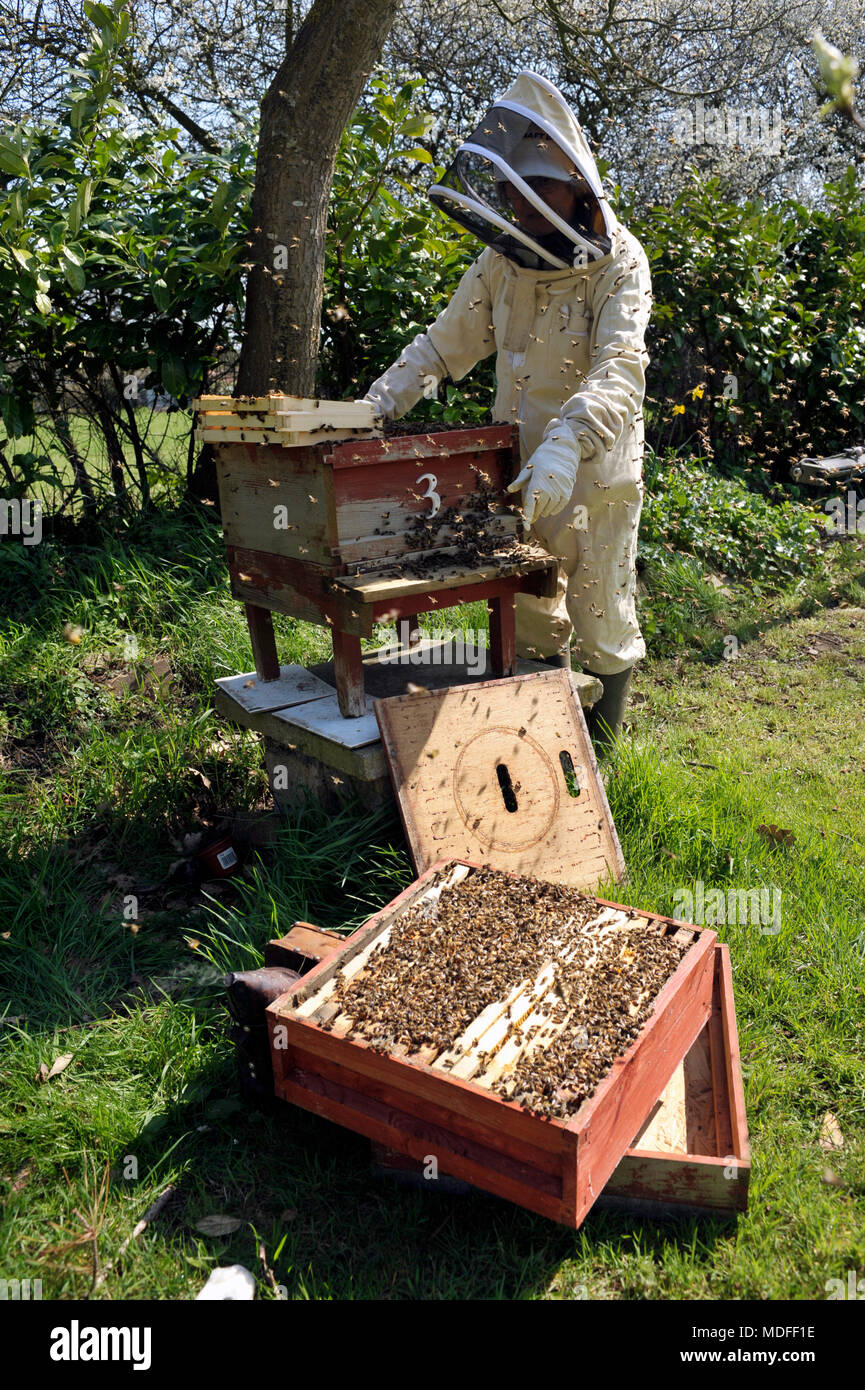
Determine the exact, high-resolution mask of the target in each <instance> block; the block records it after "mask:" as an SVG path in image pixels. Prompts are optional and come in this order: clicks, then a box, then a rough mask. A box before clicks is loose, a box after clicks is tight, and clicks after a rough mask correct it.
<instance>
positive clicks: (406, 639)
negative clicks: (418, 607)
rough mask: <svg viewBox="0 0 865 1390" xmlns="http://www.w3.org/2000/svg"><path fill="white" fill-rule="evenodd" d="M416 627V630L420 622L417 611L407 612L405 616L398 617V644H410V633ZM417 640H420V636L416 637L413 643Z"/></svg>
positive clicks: (405, 645)
mask: <svg viewBox="0 0 865 1390" xmlns="http://www.w3.org/2000/svg"><path fill="white" fill-rule="evenodd" d="M416 629H417V631H418V632H419V631H420V622H419V617H418V614H417V613H409V615H408V616H407V617H405V618H400V620H399V623H398V625H397V632H398V634H399V644H400V646H401V647H410V646H412V640H411V635H412V633H413V632H414V631H415V630H416ZM418 641H420V638H417V639H416V642H415V645H416V643H417V642H418Z"/></svg>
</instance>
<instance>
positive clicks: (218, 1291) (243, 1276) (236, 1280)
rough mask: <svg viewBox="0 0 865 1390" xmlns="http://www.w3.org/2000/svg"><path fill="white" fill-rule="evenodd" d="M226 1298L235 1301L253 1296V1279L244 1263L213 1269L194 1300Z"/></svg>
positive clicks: (220, 1299) (210, 1300) (207, 1300)
mask: <svg viewBox="0 0 865 1390" xmlns="http://www.w3.org/2000/svg"><path fill="white" fill-rule="evenodd" d="M226 1298H228V1299H233V1300H235V1301H237V1302H241V1301H243V1300H247V1301H248V1300H249V1299H253V1298H255V1280H254V1278H253V1277H252V1275H251V1274H250V1272H249V1270H248V1269H246V1267H245V1266H244V1265H226V1266H225V1267H224V1268H223V1269H214V1270H213V1272H212V1274H211V1276H210V1278H209V1279H208V1281H207V1283H206V1284H205V1286H204V1288H203V1289H202V1290H201V1293H199V1294H197V1295H196V1298H195V1301H196V1303H198V1302H202V1301H203V1302H206V1303H213V1302H220V1301H223V1300H224V1299H226Z"/></svg>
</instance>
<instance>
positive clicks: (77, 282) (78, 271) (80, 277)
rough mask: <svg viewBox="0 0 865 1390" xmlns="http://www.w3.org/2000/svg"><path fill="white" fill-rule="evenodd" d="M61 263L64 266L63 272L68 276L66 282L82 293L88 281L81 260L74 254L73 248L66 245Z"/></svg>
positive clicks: (78, 292)
mask: <svg viewBox="0 0 865 1390" xmlns="http://www.w3.org/2000/svg"><path fill="white" fill-rule="evenodd" d="M60 264H61V265H62V267H63V274H64V275H65V276H66V283H67V284H68V286H69V288H70V289H71V290H74V291H75V293H76V294H80V293H81V291H82V290H83V289H84V286H85V284H86V283H87V280H86V276H85V274H84V271H83V270H82V268H81V261H80V260H79V259H78V258H77V257H75V256H73V254H72V251H71V248H70V247H68V246H65V247H64V248H63V251H62V252H61V256H60Z"/></svg>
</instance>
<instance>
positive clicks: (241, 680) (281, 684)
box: [216, 666, 333, 714]
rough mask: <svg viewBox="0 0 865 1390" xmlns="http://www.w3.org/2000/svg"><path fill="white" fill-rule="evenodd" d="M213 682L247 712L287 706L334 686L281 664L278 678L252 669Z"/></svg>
mask: <svg viewBox="0 0 865 1390" xmlns="http://www.w3.org/2000/svg"><path fill="white" fill-rule="evenodd" d="M216 684H217V685H218V686H219V688H220V690H224V691H225V693H226V695H230V696H231V698H232V700H234V701H235V702H236V703H237V704H238V705H240V707H241V709H244V710H246V711H247V713H249V714H265V713H269V711H271V710H275V709H288V708H289V706H293V705H303V704H305V703H306V702H307V701H308V700H320V699H322V698H323V697H324V696H327V695H333V686H330V685H328V684H327V683H326V682H325V681H323V680H320V679H319V677H318V676H314V675H312V673H311V672H310V671H306V670H304V668H303V667H302V666H280V668H279V680H275V681H263V680H259V678H258V676H257V675H256V674H255V672H254V671H245V672H244V673H243V674H242V675H240V676H223V677H222V678H221V680H218V681H217V682H216Z"/></svg>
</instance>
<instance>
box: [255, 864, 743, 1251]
mask: <svg viewBox="0 0 865 1390" xmlns="http://www.w3.org/2000/svg"><path fill="white" fill-rule="evenodd" d="M456 867H457V866H456V865H454V863H453V862H452V861H450V862H448V863H441V864H438V865H434V866H432V867H431V868H430V869H429V870H428V871H427V872H426V873H425V874H423V875H422V876H421V877H420V878H419V879H417V880H416V881H415V883H413V884H412V885H411V887H410V888H408V889H406V891H405V892H404V893H402V894H400V895H399V897H398V898H396V899H394V901H393V902H392V903H390V904H389V905H388V907H386V908H385V909H383V911H382V912H379V913H377V914H376V915H375V916H374V917H373V918H371V919H370V921H369V922H367V923H366V924H365V925H364V926H363V927H361V928H360V929H359V930H358V931H357V932H355V933H354V934H353V935H352V936H351V937H350V938H349V939H348V940H347V941H346V942H345V943H344V945H343V946H342V948H341V949H339V950H338V951H336V952H335V953H334V954H333V955H332V956H331V957H329V958H328V959H327V960H325V961H323V962H322V963H321V964H320V965H319V966H317V967H316V968H315V969H314V970H313V971H312V972H311V973H310V974H309V975H308V976H306V977H305V978H304V979H303V980H302V981H300V982H299V984H298V986H297V987H296V988H295V989H294V990H292V991H289V992H288V993H287V994H285V995H283V996H281V998H280V999H278V1000H276V1001H275V1003H274V1004H273V1005H271V1007H270V1008H269V1009H268V1027H269V1031H270V1038H271V1052H272V1058H273V1065H274V1079H275V1089H276V1094H277V1095H278V1096H281V1097H282V1098H283V1099H284V1100H287V1101H290V1102H292V1103H294V1104H296V1105H300V1106H302V1107H303V1108H305V1109H308V1110H311V1111H313V1112H314V1113H315V1114H319V1115H323V1116H325V1117H327V1118H329V1119H332V1120H335V1121H336V1122H337V1123H339V1124H343V1125H345V1126H346V1127H348V1128H350V1129H354V1130H357V1131H358V1132H359V1133H361V1134H365V1135H367V1136H368V1137H369V1138H370V1139H373V1140H375V1141H377V1142H378V1143H381V1144H384V1145H386V1146H387V1147H389V1148H391V1149H395V1150H397V1151H399V1152H400V1153H403V1154H407V1155H409V1156H410V1157H413V1158H416V1159H424V1158H425V1157H426V1156H428V1155H430V1154H433V1155H435V1156H436V1157H437V1160H438V1162H439V1165H440V1167H441V1169H442V1171H444V1172H446V1173H448V1174H450V1175H452V1176H454V1177H457V1178H463V1179H465V1180H466V1181H468V1182H470V1183H473V1184H474V1185H475V1186H478V1187H481V1188H483V1189H484V1190H486V1191H488V1192H492V1193H495V1194H496V1195H498V1196H501V1197H505V1198H507V1199H508V1200H510V1201H514V1202H517V1203H519V1204H520V1205H521V1206H524V1207H527V1208H528V1209H529V1210H531V1211H536V1212H538V1213H540V1214H541V1215H543V1216H547V1217H550V1218H551V1219H553V1220H555V1221H559V1222H562V1223H563V1224H565V1225H568V1226H572V1227H577V1226H579V1225H580V1224H581V1222H582V1221H583V1219H584V1218H585V1215H586V1213H587V1212H588V1211H589V1209H590V1208H591V1206H592V1205H593V1203H594V1201H595V1199H596V1198H597V1197H598V1196H599V1195H600V1193H601V1191H602V1190H603V1188H604V1186H605V1184H606V1183H607V1182H608V1180H609V1178H610V1177H611V1175H612V1174H613V1171H614V1169H615V1168H616V1166H617V1164H618V1163H619V1161H620V1159H621V1158H622V1157H623V1156H624V1154H625V1152H626V1150H627V1149H628V1147H629V1145H630V1144H631V1141H632V1140H633V1137H634V1135H635V1134H636V1133H637V1132H638V1131H639V1129H640V1127H641V1125H643V1124H644V1123H645V1121H646V1120H647V1118H648V1117H649V1115H650V1113H651V1111H652V1108H653V1106H654V1105H655V1103H656V1101H657V1098H658V1096H659V1095H660V1094H661V1092H662V1091H663V1089H664V1086H665V1085H666V1084H667V1082H668V1081H669V1079H670V1075H671V1073H672V1072H673V1070H674V1069H675V1067H676V1065H677V1064H678V1062H679V1061H680V1059H681V1058H682V1057H683V1056H684V1054H685V1053H686V1052H687V1051H688V1049H689V1048H690V1047H691V1045H692V1044H693V1043H694V1041H695V1039H696V1038H697V1036H698V1035H699V1033H700V1032H701V1030H702V1029H703V1028H704V1026H705V1025H706V1022H707V1020H708V1018H709V1015H710V1011H711V1006H712V992H713V981H714V954H713V947H714V944H715V940H716V938H715V933H714V932H711V931H705V930H701V929H700V928H697V927H691V926H687V925H683V924H679V923H673V922H671V921H670V919H669V918H663V917H660V916H658V914H655V913H640V914H639V916H640V918H641V919H643V920H646V921H648V922H649V923H651V924H654V925H655V927H656V929H657V930H658V931H661V932H665V933H666V932H671V931H672V932H686V933H687V938H688V940H689V941H690V947H689V949H688V951H687V952H686V954H685V956H684V957H683V958H682V960H681V961H680V963H679V965H678V966H677V968H676V970H675V971H674V973H673V975H672V976H671V978H670V979H669V980H668V981H667V983H666V985H664V987H663V988H662V990H661V992H660V993H659V995H658V997H657V999H656V1001H655V1007H654V1010H653V1013H652V1014H651V1016H650V1018H649V1019H648V1021H647V1022H646V1023H645V1024H644V1026H643V1028H642V1029H641V1031H640V1034H639V1036H638V1037H637V1038H636V1039H635V1040H634V1042H633V1043H632V1044H631V1045H630V1047H629V1048H628V1049H627V1051H626V1052H625V1054H624V1055H623V1056H622V1057H621V1058H620V1059H619V1060H618V1061H616V1062H615V1063H614V1064H613V1067H612V1069H611V1070H610V1072H609V1073H608V1075H607V1076H606V1077H605V1078H604V1080H603V1081H602V1082H601V1083H600V1085H599V1086H598V1088H597V1090H596V1092H595V1094H594V1095H593V1096H592V1097H591V1099H589V1100H588V1101H586V1102H585V1103H584V1104H583V1105H582V1106H581V1107H580V1109H579V1111H578V1112H577V1114H576V1115H575V1116H573V1118H572V1119H570V1120H568V1121H561V1120H556V1119H545V1118H542V1117H540V1116H538V1115H536V1114H533V1113H532V1112H530V1111H527V1110H526V1109H524V1108H523V1107H522V1106H519V1105H516V1104H514V1103H513V1102H511V1101H508V1100H505V1099H503V1098H502V1097H500V1096H499V1095H497V1094H495V1093H494V1092H491V1091H490V1090H489V1089H488V1087H485V1086H483V1085H481V1084H479V1083H478V1081H477V1080H475V1079H472V1078H468V1079H463V1078H462V1077H460V1076H455V1075H452V1074H449V1073H448V1072H447V1071H446V1070H442V1069H441V1068H436V1067H435V1066H434V1065H433V1062H434V1061H435V1057H432V1058H430V1057H429V1056H428V1055H427V1056H423V1055H417V1054H415V1055H411V1056H400V1055H397V1054H396V1053H382V1052H379V1051H376V1050H375V1049H373V1048H372V1047H370V1046H369V1045H368V1044H367V1043H365V1042H363V1041H360V1040H356V1039H353V1038H351V1037H348V1036H340V1035H339V1032H338V1031H336V1032H334V1031H326V1030H325V1029H324V1028H323V1027H322V1026H321V1025H320V1022H317V1021H316V1020H315V1019H313V1018H312V1017H309V1016H307V1015H308V1014H310V1013H313V1012H315V1011H316V1010H317V1009H318V1008H321V1007H322V1004H323V1005H324V1006H326V1004H327V999H326V998H323V999H322V1002H321V1003H320V1002H319V1000H318V996H319V995H322V996H324V995H326V992H327V986H328V984H329V982H330V981H331V980H332V979H333V978H334V976H335V975H336V973H337V972H338V971H340V970H342V969H343V968H344V967H345V966H350V965H351V963H352V962H353V961H354V962H356V961H358V959H359V958H360V956H361V954H362V953H363V952H364V951H365V950H368V949H370V948H372V947H374V945H375V944H376V942H377V940H378V938H379V937H380V936H381V934H382V933H383V932H385V931H386V930H387V929H388V927H389V926H390V925H391V924H392V923H393V921H394V920H395V918H396V917H397V916H399V914H400V913H401V912H403V911H405V910H406V909H407V908H408V907H409V906H410V905H411V904H412V903H414V902H416V901H417V900H418V899H419V898H421V897H423V896H424V895H425V894H427V893H428V892H429V891H430V890H434V889H435V888H436V885H437V884H439V883H441V881H442V879H443V877H444V875H446V874H448V873H452V872H453V871H454V869H455V868H456ZM464 867H466V868H467V869H468V870H469V872H472V871H474V870H475V869H476V868H477V867H479V866H477V865H467V866H464ZM502 877H503V880H504V881H506V880H507V878H508V875H506V874H504V873H503V874H502ZM598 905H599V910H602V909H604V908H608V909H612V910H614V911H617V912H621V913H624V914H630V916H631V917H633V916H634V915H635V914H634V910H633V909H631V908H626V907H622V905H621V904H610V903H604V902H602V901H601V900H598Z"/></svg>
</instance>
